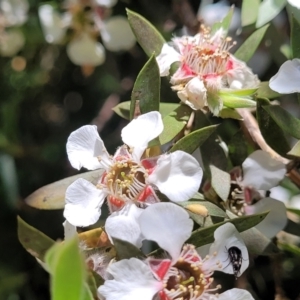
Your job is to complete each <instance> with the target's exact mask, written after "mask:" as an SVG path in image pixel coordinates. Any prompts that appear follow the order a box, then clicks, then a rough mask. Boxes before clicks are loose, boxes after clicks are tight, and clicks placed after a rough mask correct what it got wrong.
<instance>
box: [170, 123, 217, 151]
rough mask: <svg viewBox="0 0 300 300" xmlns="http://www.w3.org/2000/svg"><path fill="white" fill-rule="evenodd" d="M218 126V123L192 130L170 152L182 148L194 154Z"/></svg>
mask: <svg viewBox="0 0 300 300" xmlns="http://www.w3.org/2000/svg"><path fill="white" fill-rule="evenodd" d="M216 127H217V125H211V126H207V127H204V128H201V129H198V130H195V131H193V132H191V133H190V134H188V135H186V136H185V137H183V138H182V139H180V140H179V141H178V142H177V143H176V144H175V145H174V146H173V147H172V148H171V149H170V152H174V151H177V150H182V151H185V152H187V153H190V154H192V153H193V152H194V151H195V150H196V149H197V148H198V147H199V146H201V145H202V144H203V143H204V141H206V139H207V138H208V137H209V136H210V135H211V134H212V133H213V132H214V131H215V130H216Z"/></svg>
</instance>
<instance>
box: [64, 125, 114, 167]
mask: <svg viewBox="0 0 300 300" xmlns="http://www.w3.org/2000/svg"><path fill="white" fill-rule="evenodd" d="M67 153H68V158H69V161H70V163H71V165H72V167H73V168H75V169H77V170H80V169H81V168H82V167H84V168H87V169H88V170H95V169H99V168H101V167H102V164H101V163H100V162H99V160H98V158H97V156H101V159H102V160H105V162H106V163H108V164H110V160H109V155H108V153H107V151H106V148H105V146H104V143H103V141H102V140H101V138H100V137H99V134H98V131H97V127H96V126H91V125H86V126H82V127H80V128H79V129H77V130H75V131H73V132H72V133H71V134H70V136H69V138H68V142H67Z"/></svg>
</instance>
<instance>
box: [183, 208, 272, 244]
mask: <svg viewBox="0 0 300 300" xmlns="http://www.w3.org/2000/svg"><path fill="white" fill-rule="evenodd" d="M267 214H268V213H263V214H257V215H251V216H244V217H239V218H236V219H232V220H228V221H224V222H220V223H217V224H215V225H213V226H211V227H205V228H199V229H197V230H195V231H193V233H192V235H191V237H190V238H189V239H188V240H187V243H188V244H193V245H195V247H201V246H203V245H206V244H209V243H212V242H213V241H214V232H215V230H216V229H217V228H218V227H220V226H222V225H223V224H226V223H232V224H233V225H234V226H235V227H236V229H237V230H238V231H239V232H242V231H245V230H247V229H249V228H251V227H253V226H255V225H257V224H258V223H260V222H261V221H262V220H263V219H264V218H265V217H266V216H267Z"/></svg>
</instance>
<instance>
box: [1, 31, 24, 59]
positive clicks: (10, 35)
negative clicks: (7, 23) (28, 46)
mask: <svg viewBox="0 0 300 300" xmlns="http://www.w3.org/2000/svg"><path fill="white" fill-rule="evenodd" d="M24 44H25V37H24V35H23V33H22V32H21V31H20V30H18V29H15V28H14V29H9V30H6V31H5V32H3V33H1V43H0V54H1V55H2V56H8V57H11V56H14V55H16V54H17V53H18V52H19V51H20V50H21V49H22V48H23V46H24Z"/></svg>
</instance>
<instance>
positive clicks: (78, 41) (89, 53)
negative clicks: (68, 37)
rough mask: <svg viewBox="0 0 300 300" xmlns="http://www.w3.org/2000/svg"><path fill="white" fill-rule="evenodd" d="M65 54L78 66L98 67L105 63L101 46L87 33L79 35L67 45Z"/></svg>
mask: <svg viewBox="0 0 300 300" xmlns="http://www.w3.org/2000/svg"><path fill="white" fill-rule="evenodd" d="M67 54H68V56H69V58H70V60H71V61H72V62H73V63H74V64H75V65H78V66H99V65H101V64H103V63H104V61H105V50H104V48H103V46H102V45H101V44H100V43H98V42H96V41H95V40H94V39H92V38H91V37H90V36H89V35H88V34H87V33H83V34H81V35H80V36H78V37H76V38H75V39H73V40H72V41H71V42H70V43H69V44H68V45H67Z"/></svg>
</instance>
